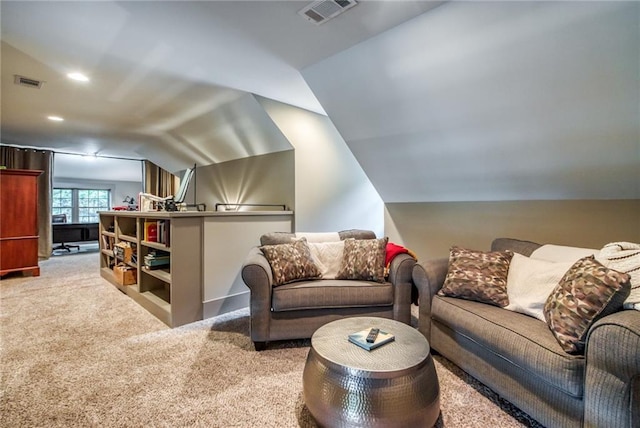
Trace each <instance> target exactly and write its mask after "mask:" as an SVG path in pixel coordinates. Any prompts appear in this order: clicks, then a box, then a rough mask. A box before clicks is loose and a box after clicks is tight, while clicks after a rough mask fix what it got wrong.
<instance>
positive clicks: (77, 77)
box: [67, 72, 89, 82]
mask: <svg viewBox="0 0 640 428" xmlns="http://www.w3.org/2000/svg"><path fill="white" fill-rule="evenodd" d="M67 77H68V78H69V79H73V80H77V81H78V82H88V81H89V78H88V77H87V76H85V75H84V74H82V73H77V72H76V73H69V74H67Z"/></svg>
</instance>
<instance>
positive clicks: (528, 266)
mask: <svg viewBox="0 0 640 428" xmlns="http://www.w3.org/2000/svg"><path fill="white" fill-rule="evenodd" d="M572 265H573V262H550V261H547V260H538V259H533V258H529V257H525V256H523V255H522V254H518V253H514V255H513V258H512V259H511V264H510V265H509V273H508V275H507V295H508V296H509V305H507V306H505V309H508V310H510V311H514V312H520V313H521V314H526V315H529V316H532V317H535V318H537V319H539V320H540V321H543V322H546V320H545V318H544V313H543V309H544V304H545V302H546V301H547V298H548V297H549V295H550V294H551V292H552V291H553V289H554V288H555V287H556V285H558V283H559V282H560V280H561V279H562V277H563V276H564V274H565V273H566V272H567V271H568V270H569V268H570V267H571V266H572Z"/></svg>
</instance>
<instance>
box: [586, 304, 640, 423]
mask: <svg viewBox="0 0 640 428" xmlns="http://www.w3.org/2000/svg"><path fill="white" fill-rule="evenodd" d="M585 355H586V358H587V364H586V373H585V385H584V391H585V392H584V394H585V396H584V398H585V401H584V408H585V413H584V426H585V427H592V426H593V427H596V426H597V427H604V426H606V427H632V426H640V311H636V310H626V311H620V312H616V313H614V314H611V315H609V316H606V317H604V318H601V319H600V320H598V321H597V322H596V323H595V324H594V325H593V326H592V327H591V329H590V330H589V333H588V336H587V347H586V354H585Z"/></svg>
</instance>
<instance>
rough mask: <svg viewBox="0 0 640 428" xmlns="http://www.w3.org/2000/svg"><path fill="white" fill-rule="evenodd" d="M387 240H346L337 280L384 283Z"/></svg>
mask: <svg viewBox="0 0 640 428" xmlns="http://www.w3.org/2000/svg"><path fill="white" fill-rule="evenodd" d="M388 241H389V238H387V237H385V238H381V239H351V238H349V239H346V240H345V241H344V252H343V255H342V264H341V265H340V271H339V272H338V275H336V278H337V279H355V280H363V281H376V282H384V260H385V256H386V254H387V242H388Z"/></svg>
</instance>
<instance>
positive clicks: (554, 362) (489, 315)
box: [431, 296, 585, 398]
mask: <svg viewBox="0 0 640 428" xmlns="http://www.w3.org/2000/svg"><path fill="white" fill-rule="evenodd" d="M431 317H432V319H433V320H434V322H438V323H440V324H443V325H445V326H447V327H448V328H450V329H452V330H453V331H454V332H455V333H456V334H460V335H462V336H464V337H467V338H468V339H470V340H472V341H474V342H476V343H477V344H479V345H480V346H482V347H483V348H485V349H486V352H490V353H493V354H494V355H497V356H498V357H500V358H502V359H503V360H504V364H513V365H514V366H516V367H519V368H520V370H521V371H522V376H523V377H534V378H535V379H536V380H537V381H538V382H542V383H546V384H550V385H553V386H554V387H555V388H558V389H560V390H562V391H564V392H565V393H566V394H569V395H571V396H573V397H576V398H581V397H582V395H583V373H584V369H585V359H584V357H583V356H578V355H569V354H567V353H566V352H564V350H563V349H562V348H561V347H560V345H559V344H558V342H557V341H556V340H555V338H554V336H553V334H552V333H551V332H550V331H549V328H548V327H547V324H546V323H544V322H542V321H539V320H537V319H535V318H533V317H529V316H527V315H523V314H519V313H517V312H512V311H506V310H504V309H502V308H498V307H495V306H492V305H486V304H483V303H478V302H473V301H468V300H462V299H455V298H450V297H440V296H435V297H434V299H433V306H432V314H431ZM432 345H433V347H434V349H436V350H438V347H437V343H433V344H432Z"/></svg>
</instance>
